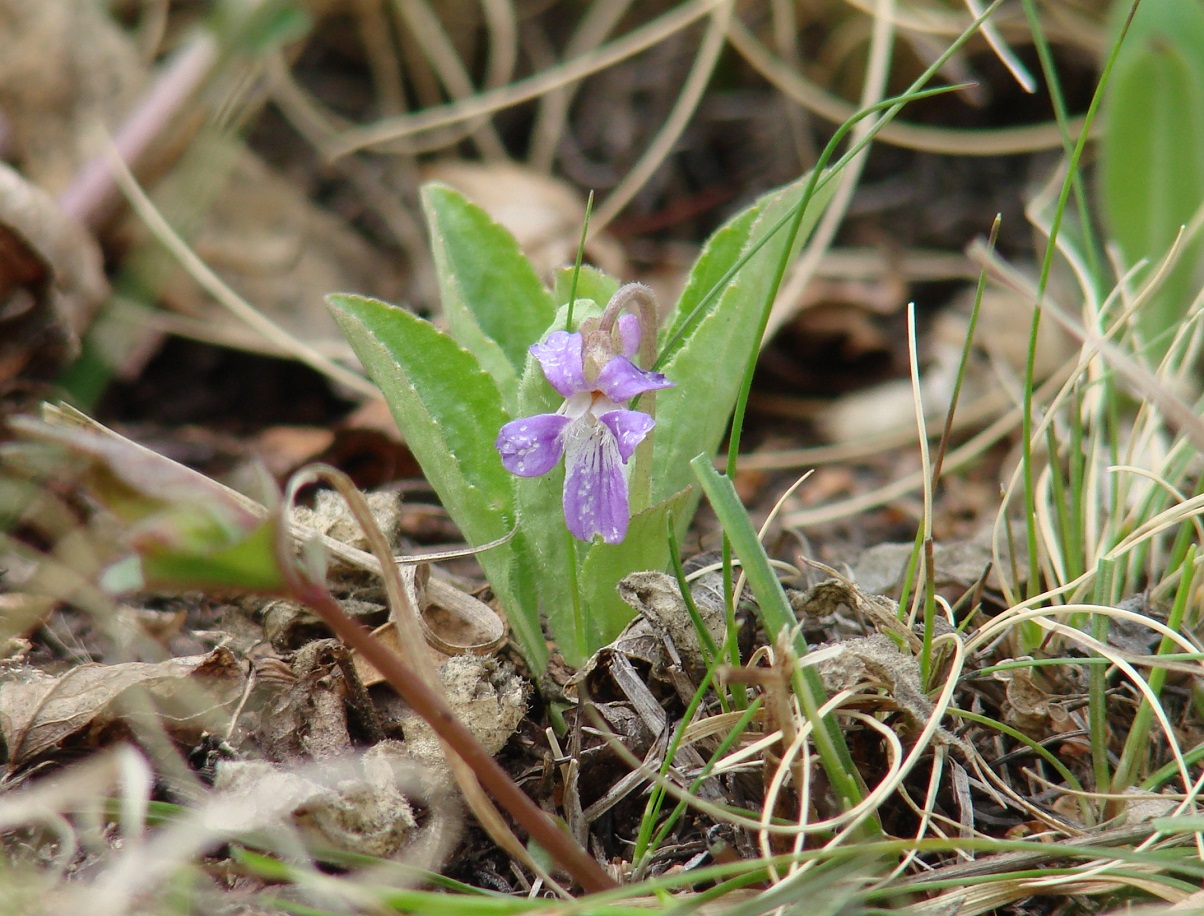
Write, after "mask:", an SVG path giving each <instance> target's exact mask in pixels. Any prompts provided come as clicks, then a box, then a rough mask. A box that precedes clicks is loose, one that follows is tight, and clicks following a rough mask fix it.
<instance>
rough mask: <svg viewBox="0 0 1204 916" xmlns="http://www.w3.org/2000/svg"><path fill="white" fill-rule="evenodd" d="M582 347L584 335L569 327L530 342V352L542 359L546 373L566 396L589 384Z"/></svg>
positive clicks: (554, 386)
mask: <svg viewBox="0 0 1204 916" xmlns="http://www.w3.org/2000/svg"><path fill="white" fill-rule="evenodd" d="M581 349H582V339H581V335H580V334H579V333H577V332H573V333H569V332H568V331H553V332H552V333H551V334H549V335H548V336H547V337H545V338H544V339H543V341H542V342H541V343H537V344H532V345H531V355H532V356H534V357H535V358H536V359H537V360H539V366H540V368H541V369H543V374H544V377H545V378H547V380H548V383H549V384H550V385H551V386H552V387H553V388H555V389H556V390H557V391H559V392H560V394H561V396H563V397H566V398H568V397H572V396H573V395H574V394H576V393H577V392H578V391H583V390H584V389H585V387H586V384H585V370H584V369H583V367H582V365H581Z"/></svg>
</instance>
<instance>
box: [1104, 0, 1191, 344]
mask: <svg viewBox="0 0 1204 916" xmlns="http://www.w3.org/2000/svg"><path fill="white" fill-rule="evenodd" d="M1202 136H1204V7H1201V6H1200V4H1198V3H1183V2H1181V0H1146V2H1143V3H1142V5H1141V7H1140V8H1139V10H1138V12H1137V15H1136V16H1135V17H1134V19H1133V25H1132V27H1131V29H1130V31H1129V34H1128V35H1127V37H1126V41H1125V45H1124V47H1122V48H1121V50H1120V54H1119V56H1118V58H1117V62H1116V66H1115V68H1114V69H1113V72H1112V79H1111V82H1110V83H1109V87H1108V98H1107V108H1106V119H1105V131H1104V137H1103V142H1102V144H1101V150H1100V155H1101V160H1102V161H1101V168H1100V190H1101V195H1102V203H1103V211H1104V216H1105V220H1106V223H1107V226H1108V232H1109V234H1110V236H1111V237H1112V238H1113V239H1115V240H1116V241H1117V242H1119V244H1120V247H1121V250H1122V251H1123V252H1124V255H1125V259H1126V260H1127V261H1128V262H1129V263H1135V262H1136V261H1138V260H1140V259H1141V258H1150V259H1153V260H1157V259H1158V258H1161V257H1162V256H1163V255H1165V254H1166V253H1167V251H1168V250H1169V248H1170V245H1171V243H1172V242H1173V241H1174V239H1175V236H1176V234H1177V233H1178V231H1179V227H1180V226H1181V225H1182V224H1184V223H1186V222H1188V221H1190V219H1191V217H1192V216H1193V214H1194V213H1195V212H1196V210H1197V209H1198V208H1199V206H1200V204H1201V203H1202V202H1204V144H1201V142H1200V138H1201V137H1202ZM1201 282H1204V243H1201V242H1199V241H1197V242H1196V243H1194V244H1192V245H1190V246H1188V248H1187V250H1186V251H1184V253H1183V254H1182V256H1181V261H1180V263H1179V265H1178V266H1177V267H1176V268H1175V270H1174V271H1173V272H1172V273H1171V275H1170V276H1169V277H1168V278H1167V280H1166V282H1165V286H1164V288H1163V289H1162V290H1161V291H1160V292H1159V293H1158V295H1157V296H1156V297H1155V299H1154V300H1153V301H1151V302H1150V303H1149V305H1148V306H1147V307H1146V309H1145V310H1144V311H1143V313H1142V315H1141V316H1140V317H1141V320H1142V324H1143V328H1144V330H1145V331H1146V333H1147V335H1149V336H1153V335H1156V334H1159V333H1161V332H1163V331H1166V330H1168V329H1170V328H1173V327H1174V326H1176V325H1177V324H1178V322H1179V321H1180V320H1181V319H1182V317H1183V315H1184V313H1185V312H1186V310H1187V306H1188V305H1189V303H1190V301H1191V298H1192V297H1193V296H1194V294H1195V292H1196V291H1197V290H1198V289H1199V286H1200V283H1201Z"/></svg>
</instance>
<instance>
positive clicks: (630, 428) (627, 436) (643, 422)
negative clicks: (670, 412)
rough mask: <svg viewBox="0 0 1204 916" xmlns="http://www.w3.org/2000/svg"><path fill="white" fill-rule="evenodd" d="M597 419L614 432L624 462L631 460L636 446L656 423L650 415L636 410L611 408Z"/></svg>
mask: <svg viewBox="0 0 1204 916" xmlns="http://www.w3.org/2000/svg"><path fill="white" fill-rule="evenodd" d="M598 419H599V420H601V421H602V422H603V423H605V424H606V426H607V428H608V429H609V430H610V431H611V433H612V434H614V437H615V444H616V445H617V446H618V449H619V455H620V456H621V457H622V459H623V463H624V464H626V463H627V462H628V461H630V460H631V456H632V455H633V454H634V453H635V448H636V446H637V445H639V444H640V443H641V442H643V441H644V437H645V436H646V435H648V430H650V429H652V427H654V426H655V425H656V421H655V420H653V419H652V417H650V416H648V414H646V413H640V412H639V411H638V410H612V411H611V412H610V413H604V414H602V416H600V417H599V418H598Z"/></svg>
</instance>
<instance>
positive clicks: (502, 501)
mask: <svg viewBox="0 0 1204 916" xmlns="http://www.w3.org/2000/svg"><path fill="white" fill-rule="evenodd" d="M326 299H327V302H329V303H330V307H331V309H332V311H333V312H334V317H335V319H336V320H337V321H338V323H339V327H340V328H341V329H342V331H343V335H344V336H345V337H346V338H347V340H348V342H349V343H350V344H351V348H352V349H353V350H354V351H355V355H356V356H358V357H359V360H360V362H361V363H363V364H364V368H365V369H367V370H368V374H369V375H370V376H372V380H373V381H374V382H376V384H377V386H378V387H379V388H380V390H381V392H382V393H383V394H384V396H385V401H386V402H387V403H388V405H389V410H390V411H391V412H392V414H393V419H394V420H396V421H397V427H398V429H400V430H401V434H402V435H403V436H404V437H405V440H406V445H408V446H409V448H410V451H412V452H413V453H414V457H415V458H417V459H418V463H419V464H421V465H422V470H423V472H424V473H425V474H426V476H427V479H428V480H429V481H430V483H431V486H433V487H434V488H435V492H436V493H438V494H439V499H440V500H442V502H443V505H444V507H445V508H446V509H447V511H448V512H449V513H450V514H451V517H452V520H453V521H455V523H456V524H457V525H459V526H460V529H461V530H462V531H463V532H464V535H465V537H467V538H468V541H469V543H470V544H481V543H484V542H486V541H492V540H494V539H495V538H499V537H501V536H502V535H504V534H505V533H506V532H507V531H509V530H510V528H511V526H512V524H513V521H514V507H513V499H512V496H511V490H510V475H509V474H508V473H507V472H506V469H505V468H503V467H502V460H501V458H500V457H499V456H498V453H497V449H496V448H495V447H494V442H495V440H496V439H497V434H498V430H499V429H501V427H502V424H504V423H506V422H507V421H508V420H509V419H510V418H509V416H507V414H506V411H505V410H503V409H502V404H501V398H500V397H499V395H498V390H497V386H495V385H494V384H493V382H492V381H491V380H490V378H489V376H487V375H486V374H485V373H484V372H482V371H481V366H480V364H479V363H478V362H477V360H476V357H474V356H473V355H472V354H471V353H469V352H468V351H467V350H465V349H462V348H461V347H460V346H459V345H457V343H456V342H455V341H454V340H452V339H451V338H450V337H448V336H447V335H446V334H444V333H443V332H442V331H440V330H439V329H438V328H436V327H435V326H434V325H432V324H431V323H430V322H429V321H424V320H423V319H421V318H418V317H416V316H414V315H411V314H410V313H409V312H407V311H405V310H404V309H400V308H397V307H395V306H392V305H389V304H388V303H385V302H380V301H379V300H376V299H369V298H366V297H363V296H352V295H346V294H342V293H335V294H333V295H331V296H327V297H326Z"/></svg>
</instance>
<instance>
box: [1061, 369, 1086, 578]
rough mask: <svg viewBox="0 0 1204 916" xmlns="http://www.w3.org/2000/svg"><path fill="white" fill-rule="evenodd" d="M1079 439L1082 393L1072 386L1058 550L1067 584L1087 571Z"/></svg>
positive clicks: (1081, 442)
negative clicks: (1062, 527)
mask: <svg viewBox="0 0 1204 916" xmlns="http://www.w3.org/2000/svg"><path fill="white" fill-rule="evenodd" d="M1083 436H1084V429H1083V389H1082V386H1081V385H1080V384H1078V383H1077V382H1076V384H1075V386H1074V393H1073V396H1072V398H1071V412H1070V450H1069V452H1068V454H1067V456H1066V475H1067V483H1068V487H1067V493H1066V505H1067V513H1068V515H1069V517H1070V524H1069V525H1068V526H1067V530H1066V536H1065V537H1066V539H1065V543H1064V544H1063V547H1062V555H1063V557H1064V558H1065V564H1066V576H1067V578H1068V580H1069V581H1071V582H1073V581H1074V580H1075V579H1077V578H1078V577H1079V576H1081V575H1082V574H1083V573H1084V572H1086V569H1087V565H1086V564H1087V558H1086V555H1085V551H1086V547H1085V545H1086V543H1087V539H1086V526H1087V519H1086V518H1085V517H1084V515H1083V511H1084V505H1085V504H1084V501H1083V485H1084V483H1083V481H1084V477H1085V474H1084V459H1083Z"/></svg>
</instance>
